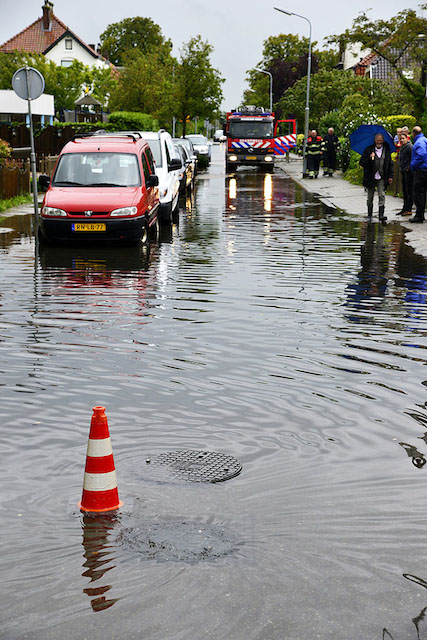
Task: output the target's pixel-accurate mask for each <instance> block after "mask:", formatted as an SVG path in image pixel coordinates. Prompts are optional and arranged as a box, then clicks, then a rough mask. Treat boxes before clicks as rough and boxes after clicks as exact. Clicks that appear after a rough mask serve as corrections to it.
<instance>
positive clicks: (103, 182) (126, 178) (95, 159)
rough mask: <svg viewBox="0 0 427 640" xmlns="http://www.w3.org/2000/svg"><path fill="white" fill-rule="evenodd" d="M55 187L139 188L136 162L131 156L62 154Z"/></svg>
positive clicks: (103, 153)
mask: <svg viewBox="0 0 427 640" xmlns="http://www.w3.org/2000/svg"><path fill="white" fill-rule="evenodd" d="M52 185H53V186H56V187H61V186H62V187H139V186H140V185H141V176H140V172H139V167H138V159H137V157H136V155H135V154H133V153H106V152H102V151H98V152H95V153H65V154H64V155H63V156H61V157H60V159H59V162H58V167H57V169H56V171H55V175H54V178H53V181H52Z"/></svg>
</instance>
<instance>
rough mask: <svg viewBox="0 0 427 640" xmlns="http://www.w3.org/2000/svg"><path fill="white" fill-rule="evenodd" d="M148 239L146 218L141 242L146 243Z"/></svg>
mask: <svg viewBox="0 0 427 640" xmlns="http://www.w3.org/2000/svg"><path fill="white" fill-rule="evenodd" d="M147 241H148V222H147V220H145V224H144V228H143V229H142V233H141V244H144V245H146V244H147Z"/></svg>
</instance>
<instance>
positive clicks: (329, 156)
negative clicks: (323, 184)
mask: <svg viewBox="0 0 427 640" xmlns="http://www.w3.org/2000/svg"><path fill="white" fill-rule="evenodd" d="M339 148H340V143H339V140H338V137H337V136H336V135H335V133H334V130H333V128H332V127H329V129H328V133H327V135H326V136H325V137H324V138H323V142H322V157H323V175H324V176H330V177H331V178H332V176H333V175H334V171H335V169H336V166H337V151H338V149H339Z"/></svg>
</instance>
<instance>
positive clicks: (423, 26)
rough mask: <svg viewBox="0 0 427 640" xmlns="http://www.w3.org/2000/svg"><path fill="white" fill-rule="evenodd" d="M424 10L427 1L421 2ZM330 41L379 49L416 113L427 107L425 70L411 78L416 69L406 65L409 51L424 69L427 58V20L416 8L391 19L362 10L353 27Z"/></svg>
mask: <svg viewBox="0 0 427 640" xmlns="http://www.w3.org/2000/svg"><path fill="white" fill-rule="evenodd" d="M420 8H421V9H422V10H425V9H427V5H420ZM329 42H330V43H335V44H337V43H341V44H343V43H344V44H348V43H360V44H361V45H362V46H363V48H364V49H368V50H370V51H373V52H375V53H377V54H378V55H379V56H381V57H382V58H383V59H384V60H386V61H387V62H388V63H389V65H390V67H391V68H392V69H393V71H394V73H395V74H396V77H397V79H398V82H399V83H400V85H401V86H402V87H403V88H404V89H405V91H406V92H407V93H408V95H409V96H410V99H411V101H412V104H413V109H414V112H415V115H417V116H421V115H422V114H423V113H424V111H425V109H426V101H425V87H424V86H423V84H425V78H424V79H422V78H421V75H422V73H421V74H420V73H419V74H418V78H416V75H417V74H416V73H415V74H414V78H411V77H410V76H411V74H413V71H414V69H408V68H405V67H406V66H407V65H406V63H405V54H410V56H411V58H412V59H413V60H414V61H423V63H422V65H420V64H419V63H418V64H417V62H415V66H418V68H419V70H420V71H421V72H422V71H423V70H424V68H425V61H426V59H427V20H426V19H425V18H423V17H420V16H417V14H416V12H415V11H414V10H413V9H404V10H403V11H400V12H399V13H398V14H397V15H395V16H394V17H392V18H390V20H369V18H368V16H367V14H366V13H365V12H362V13H360V14H359V16H358V17H357V18H355V20H353V26H352V27H351V29H347V30H346V31H345V32H344V33H343V34H340V35H333V36H330V37H329Z"/></svg>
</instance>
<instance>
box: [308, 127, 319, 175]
mask: <svg viewBox="0 0 427 640" xmlns="http://www.w3.org/2000/svg"><path fill="white" fill-rule="evenodd" d="M321 159H322V138H321V137H320V136H318V135H317V131H316V130H315V129H313V131H312V132H311V133H310V135H309V136H308V138H307V171H308V177H309V178H317V176H318V175H319V167H320V160H321Z"/></svg>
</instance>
